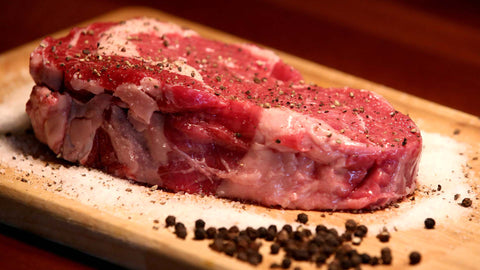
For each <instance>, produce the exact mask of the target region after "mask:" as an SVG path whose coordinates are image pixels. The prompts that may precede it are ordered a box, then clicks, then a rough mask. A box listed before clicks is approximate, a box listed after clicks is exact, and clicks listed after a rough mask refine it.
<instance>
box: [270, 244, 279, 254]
mask: <svg viewBox="0 0 480 270" xmlns="http://www.w3.org/2000/svg"><path fill="white" fill-rule="evenodd" d="M279 251H280V245H279V244H277V243H273V244H272V245H271V246H270V253H271V254H278V252H279Z"/></svg>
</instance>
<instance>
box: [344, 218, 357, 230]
mask: <svg viewBox="0 0 480 270" xmlns="http://www.w3.org/2000/svg"><path fill="white" fill-rule="evenodd" d="M345 229H346V230H347V231H349V232H354V231H355V230H356V229H357V222H355V220H353V219H348V220H347V221H346V222H345Z"/></svg>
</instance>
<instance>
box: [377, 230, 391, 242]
mask: <svg viewBox="0 0 480 270" xmlns="http://www.w3.org/2000/svg"><path fill="white" fill-rule="evenodd" d="M377 238H378V240H380V242H382V243H386V242H388V241H389V240H390V233H388V231H387V229H386V228H383V231H382V232H380V233H379V234H377Z"/></svg>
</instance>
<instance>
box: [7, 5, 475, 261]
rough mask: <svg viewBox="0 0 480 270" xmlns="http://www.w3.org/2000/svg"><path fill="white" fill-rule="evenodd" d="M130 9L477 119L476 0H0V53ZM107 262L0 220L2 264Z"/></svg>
mask: <svg viewBox="0 0 480 270" xmlns="http://www.w3.org/2000/svg"><path fill="white" fill-rule="evenodd" d="M132 5H144V6H150V7H154V8H157V9H159V10H162V11H164V12H167V13H171V14H174V15H177V16H179V17H183V18H186V19H189V20H191V21H195V22H198V23H201V24H204V25H207V26H210V27H213V28H217V29H220V30H222V31H225V32H228V33H231V34H234V35H237V36H240V37H242V38H245V39H249V40H252V41H254V42H258V43H261V44H264V45H267V46H270V47H273V48H276V49H279V50H282V51H286V52H288V53H291V54H294V55H297V56H300V57H302V58H306V59H309V60H312V61H314V62H317V63H320V64H322V65H326V66H329V67H333V68H335V69H338V70H341V71H344V72H346V73H350V74H353V75H356V76H359V77H362V78H365V79H368V80H371V81H374V82H377V83H381V84H384V85H387V86H390V87H393V88H396V89H398V90H401V91H404V92H407V93H410V94H413V95H416V96H419V97H422V98H425V99H428V100H431V101H434V102H437V103H440V104H443V105H445V106H448V107H452V108H455V109H458V110H461V111H465V112H468V113H470V114H473V115H476V116H480V2H478V1H475V0H471V1H468V0H458V1H447V0H441V1H433V0H404V1H394V0H384V1H374V0H364V1H356V0H341V1H316V0H305V1H296V0H256V1H254V0H243V1H228V0H225V1H220V0H203V1H193V0H185V1H180V0H177V1H153V0H150V1H148V0H143V1H128V0H120V1H114V0H97V1H94V0H83V1H58V0H44V1H23V0H20V1H1V2H0V33H1V34H2V40H1V42H0V53H1V52H4V51H7V50H9V49H13V48H15V47H16V46H19V45H21V44H24V43H27V42H29V41H32V40H34V39H36V38H40V37H43V36H44V35H46V34H48V33H52V32H55V31H58V30H60V29H64V28H67V27H69V26H71V25H74V24H76V23H79V22H82V21H84V20H86V19H90V18H92V17H95V16H97V15H100V14H103V13H105V12H108V11H111V10H114V9H116V8H120V7H124V6H132ZM0 76H1V74H0ZM0 211H1V206H0ZM110 267H114V266H113V265H110V264H108V263H105V262H103V261H100V260H98V259H95V258H93V257H89V256H87V255H85V254H82V253H79V252H76V251H74V250H71V249H69V248H66V247H62V246H59V245H57V244H53V243H51V242H48V241H45V240H42V239H40V238H37V237H35V236H32V235H30V234H27V233H25V232H21V231H17V230H15V229H12V228H10V227H7V226H4V225H0V268H1V269H13V268H14V269H66V268H68V269H90V268H110Z"/></svg>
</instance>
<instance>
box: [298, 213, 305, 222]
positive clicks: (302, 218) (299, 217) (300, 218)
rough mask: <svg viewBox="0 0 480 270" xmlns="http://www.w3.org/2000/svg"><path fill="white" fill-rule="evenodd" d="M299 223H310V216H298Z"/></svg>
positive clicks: (301, 214) (303, 214) (302, 214)
mask: <svg viewBox="0 0 480 270" xmlns="http://www.w3.org/2000/svg"><path fill="white" fill-rule="evenodd" d="M297 221H298V222H300V223H303V224H306V223H307V222H308V216H307V214H305V213H300V214H298V215H297Z"/></svg>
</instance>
